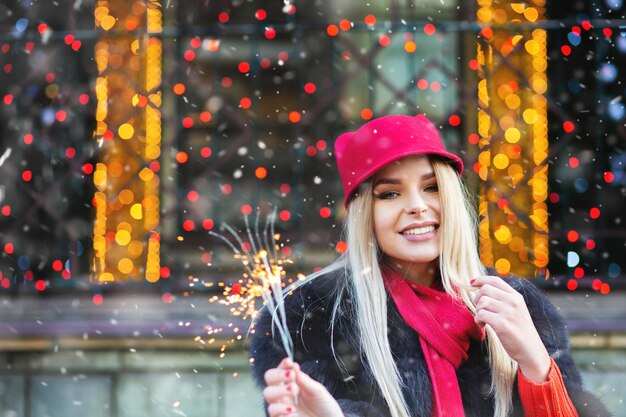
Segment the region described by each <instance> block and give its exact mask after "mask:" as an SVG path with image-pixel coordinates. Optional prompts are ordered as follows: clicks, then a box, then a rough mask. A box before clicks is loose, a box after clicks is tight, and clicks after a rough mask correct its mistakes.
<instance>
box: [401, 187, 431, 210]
mask: <svg viewBox="0 0 626 417" xmlns="http://www.w3.org/2000/svg"><path fill="white" fill-rule="evenodd" d="M426 210H428V204H426V200H424V197H423V196H422V195H421V194H420V193H419V192H418V191H413V192H411V193H409V195H408V198H407V204H406V209H405V211H406V212H407V214H411V215H421V214H422V213H424V212H425V211H426Z"/></svg>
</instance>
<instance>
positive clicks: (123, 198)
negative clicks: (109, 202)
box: [118, 188, 135, 204]
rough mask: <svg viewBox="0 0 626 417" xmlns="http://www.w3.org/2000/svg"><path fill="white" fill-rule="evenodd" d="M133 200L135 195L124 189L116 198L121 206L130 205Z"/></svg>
mask: <svg viewBox="0 0 626 417" xmlns="http://www.w3.org/2000/svg"><path fill="white" fill-rule="evenodd" d="M134 198H135V194H133V192H132V191H131V190H129V189H128V188H125V189H123V190H122V191H120V195H119V196H118V199H119V200H120V202H121V203H122V204H130V203H132V202H133V199H134Z"/></svg>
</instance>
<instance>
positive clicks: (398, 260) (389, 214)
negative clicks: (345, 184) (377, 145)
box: [373, 155, 441, 286]
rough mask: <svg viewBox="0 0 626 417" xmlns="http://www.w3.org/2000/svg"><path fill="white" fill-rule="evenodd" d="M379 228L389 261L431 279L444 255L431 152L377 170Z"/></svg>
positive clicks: (415, 277) (407, 273)
mask: <svg viewBox="0 0 626 417" xmlns="http://www.w3.org/2000/svg"><path fill="white" fill-rule="evenodd" d="M373 193H374V196H373V197H374V206H373V217H374V234H375V235H376V241H377V243H378V247H379V248H380V250H381V251H382V252H383V254H384V259H385V261H386V263H387V264H388V265H389V266H391V267H392V268H394V269H395V270H396V271H398V272H399V273H400V274H401V275H403V276H404V277H405V278H406V279H409V280H411V281H414V282H417V283H420V284H423V285H427V286H428V285H431V283H432V281H433V279H434V277H435V273H436V271H437V259H438V258H439V240H440V236H439V225H440V221H441V217H440V215H441V201H440V198H439V189H438V187H437V179H436V178H435V173H434V171H433V167H432V164H431V163H430V160H429V159H428V157H427V156H424V155H416V156H409V157H406V158H403V159H400V160H398V161H394V162H392V163H390V164H388V165H387V166H385V167H384V168H383V169H382V170H380V171H379V172H378V173H377V174H376V175H375V176H374V182H373Z"/></svg>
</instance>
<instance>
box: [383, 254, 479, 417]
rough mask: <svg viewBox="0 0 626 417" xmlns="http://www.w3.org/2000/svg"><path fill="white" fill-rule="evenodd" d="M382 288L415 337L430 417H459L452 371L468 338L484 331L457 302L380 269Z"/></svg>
mask: <svg viewBox="0 0 626 417" xmlns="http://www.w3.org/2000/svg"><path fill="white" fill-rule="evenodd" d="M382 273H383V278H384V280H385V286H386V287H387V290H388V291H389V294H391V298H393V301H394V302H395V304H396V307H398V311H399V312H400V315H401V316H402V318H403V319H404V321H405V322H406V323H407V324H408V325H409V326H410V327H411V328H412V329H413V330H415V331H416V332H417V334H418V335H419V341H420V345H421V346H422V350H423V351H424V357H425V359H426V364H427V365H428V373H429V375H430V380H431V382H432V391H433V404H432V411H431V416H432V417H462V416H464V415H465V413H464V411H463V402H462V400H461V390H460V388H459V383H458V381H457V378H456V370H457V369H458V368H459V366H460V365H461V364H462V363H463V362H464V361H466V360H467V350H468V349H469V345H470V338H472V339H475V340H482V339H483V338H484V337H485V334H484V331H483V330H482V329H481V328H479V327H478V326H477V325H476V324H475V323H474V317H473V316H472V314H471V312H470V311H469V310H468V309H467V307H466V306H465V304H463V303H462V302H461V301H458V300H455V299H454V298H452V297H451V296H450V295H448V294H447V293H445V292H441V291H437V290H435V289H432V288H428V287H425V286H423V285H418V284H414V283H411V285H409V283H408V282H407V281H405V280H404V279H403V278H402V277H401V276H400V275H399V274H398V273H397V272H396V271H394V270H393V269H391V268H390V267H387V266H384V265H383V266H382Z"/></svg>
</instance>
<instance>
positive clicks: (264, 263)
mask: <svg viewBox="0 0 626 417" xmlns="http://www.w3.org/2000/svg"><path fill="white" fill-rule="evenodd" d="M275 217H276V213H275V212H274V213H272V214H271V215H270V216H268V217H267V218H266V220H265V225H264V227H263V231H262V232H261V231H260V228H259V226H260V225H259V212H257V216H256V220H255V223H254V228H251V227H250V224H249V222H248V217H247V216H246V217H244V218H245V224H246V235H247V236H246V237H247V239H248V241H247V242H244V240H243V239H242V238H241V236H239V234H238V233H237V232H236V231H235V230H234V229H233V228H232V227H231V226H229V225H228V224H226V223H224V224H223V227H224V229H226V230H227V232H228V233H229V234H230V236H231V238H232V240H231V238H229V237H226V236H224V235H222V234H219V233H215V232H212V231H210V232H209V234H211V235H212V236H216V237H218V238H220V239H222V240H223V241H224V242H226V244H227V245H228V246H229V247H230V249H232V251H233V256H234V258H235V259H237V260H239V261H240V262H241V265H242V266H243V269H244V272H243V274H242V278H241V279H240V280H239V281H238V282H236V283H234V284H232V285H230V286H229V285H225V284H223V283H220V284H221V285H223V287H224V291H223V293H222V294H223V297H221V298H220V297H213V298H212V299H210V300H209V301H211V302H218V303H220V304H224V305H228V306H230V307H231V309H230V313H231V314H232V315H233V316H240V317H242V318H243V319H244V320H246V319H248V318H252V319H254V318H255V317H256V315H257V313H258V311H257V310H256V304H257V303H256V301H257V300H258V299H259V298H260V299H262V300H263V305H264V306H265V308H267V309H268V311H269V312H270V314H271V315H272V321H273V323H274V326H275V328H276V329H277V331H278V333H279V335H280V338H281V342H282V344H283V348H284V349H285V352H286V353H287V355H289V357H291V358H292V359H293V342H292V340H291V337H290V335H289V330H288V328H287V316H286V312H285V307H284V298H285V296H286V295H287V293H288V292H289V289H288V288H286V287H287V284H288V283H291V282H292V281H291V280H289V282H288V280H287V278H286V271H285V269H284V268H285V265H287V264H291V263H292V261H291V260H290V259H289V258H286V257H285V256H284V255H285V254H284V251H281V244H280V235H279V234H277V233H275V231H274V222H275Z"/></svg>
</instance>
